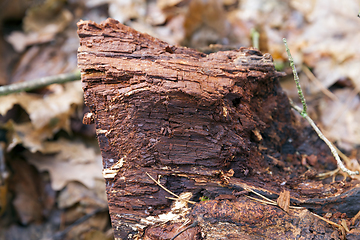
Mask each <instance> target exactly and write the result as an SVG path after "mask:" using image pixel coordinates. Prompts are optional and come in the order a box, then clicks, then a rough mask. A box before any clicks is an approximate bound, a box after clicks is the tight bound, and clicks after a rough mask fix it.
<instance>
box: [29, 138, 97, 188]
mask: <svg viewBox="0 0 360 240" xmlns="http://www.w3.org/2000/svg"><path fill="white" fill-rule="evenodd" d="M44 145H45V147H44V149H43V152H44V153H47V154H51V155H43V154H40V153H35V154H32V153H30V152H27V153H26V154H25V157H26V159H27V160H28V161H29V162H30V163H31V164H33V165H35V166H36V168H37V169H39V170H40V171H49V173H50V177H51V186H52V188H53V189H54V190H61V189H62V188H64V187H65V186H66V185H67V184H68V183H69V182H71V181H78V182H81V183H83V184H84V185H85V186H87V187H88V188H90V189H91V188H94V186H95V184H96V179H103V178H102V175H101V170H102V161H101V156H100V155H99V154H96V153H95V150H94V148H91V147H86V146H85V144H84V143H81V142H72V141H69V140H65V139H60V140H58V141H56V142H47V143H46V144H44Z"/></svg>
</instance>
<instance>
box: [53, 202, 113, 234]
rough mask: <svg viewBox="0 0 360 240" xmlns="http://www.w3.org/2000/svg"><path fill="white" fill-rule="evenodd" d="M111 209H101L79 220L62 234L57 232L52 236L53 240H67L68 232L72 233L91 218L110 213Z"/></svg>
mask: <svg viewBox="0 0 360 240" xmlns="http://www.w3.org/2000/svg"><path fill="white" fill-rule="evenodd" d="M108 211H109V208H99V209H96V210H94V211H93V212H91V213H89V214H86V215H85V216H83V217H81V218H79V219H77V220H76V221H75V222H74V223H73V224H71V225H70V226H68V227H66V228H65V229H64V230H62V231H61V232H57V233H55V234H54V235H53V236H52V239H53V240H60V239H65V236H66V234H67V233H68V232H70V230H71V229H72V228H74V227H75V226H77V225H79V224H81V223H83V222H85V221H87V220H88V219H89V218H91V217H92V216H94V215H96V214H98V213H101V212H108Z"/></svg>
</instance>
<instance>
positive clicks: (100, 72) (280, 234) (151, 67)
mask: <svg viewBox="0 0 360 240" xmlns="http://www.w3.org/2000/svg"><path fill="white" fill-rule="evenodd" d="M78 27H79V30H78V34H79V37H80V47H79V51H78V66H79V68H80V70H81V72H82V82H83V90H84V96H85V103H86V105H87V106H88V107H89V108H90V113H88V114H87V115H86V116H85V117H84V122H85V123H93V122H95V123H96V132H97V137H98V140H99V145H100V148H101V152H102V157H103V167H104V170H103V174H104V177H105V180H106V189H107V196H108V203H109V210H110V215H111V220H112V224H113V228H114V232H115V238H117V239H171V238H172V237H174V235H175V234H176V233H177V232H179V231H181V230H182V229H185V228H186V226H188V225H191V224H192V223H197V224H193V225H191V226H193V227H192V228H189V229H187V230H186V231H184V232H183V233H182V234H181V235H180V236H179V237H178V238H176V239H285V238H286V239H300V238H301V237H303V238H304V239H305V238H310V237H314V236H315V235H319V234H320V235H321V236H322V239H330V238H331V237H335V239H336V236H339V234H338V231H337V230H336V229H333V228H332V227H331V226H330V225H328V224H327V223H325V222H323V221H321V220H319V219H317V218H315V217H314V216H313V215H312V214H311V213H310V212H309V211H308V210H306V209H289V210H288V212H285V211H284V210H283V209H281V208H279V207H277V206H272V205H264V204H262V203H260V202H257V201H254V200H252V199H249V198H248V197H247V195H251V196H253V193H250V194H249V191H250V192H251V190H253V191H256V192H258V193H261V194H262V195H265V196H267V197H269V198H272V199H275V200H276V198H277V197H278V196H279V194H280V192H282V191H285V192H289V193H290V196H291V202H292V203H294V204H297V205H301V206H308V207H311V208H312V209H313V210H314V211H315V212H317V213H319V214H324V213H326V212H328V211H329V209H335V210H334V212H337V211H342V210H344V209H345V208H346V206H347V205H346V204H347V203H344V204H345V205H344V204H341V203H339V201H340V202H341V201H344V196H348V195H349V194H352V195H351V196H352V197H357V196H358V195H359V191H355V192H352V193H348V192H346V190H347V189H349V188H350V187H353V186H354V184H351V183H345V185H342V186H341V188H339V187H338V185H337V183H335V184H329V183H323V182H321V181H320V180H315V179H314V178H313V176H314V174H312V172H311V171H307V168H306V167H305V166H303V165H302V164H301V161H302V160H304V158H305V159H306V158H307V155H309V156H310V155H311V154H313V155H315V156H316V157H317V159H316V161H315V162H316V163H315V165H316V164H318V165H316V166H318V167H319V166H321V164H327V165H329V166H330V167H331V166H333V167H335V166H336V163H335V162H334V160H333V159H332V157H331V155H330V151H329V150H327V149H326V147H325V146H324V144H323V143H322V142H321V141H318V140H316V138H310V139H309V138H307V137H306V136H305V137H303V136H304V133H302V132H303V131H306V132H307V133H308V132H311V131H309V130H307V129H306V128H303V127H300V123H301V122H300V121H298V120H296V118H295V116H294V115H293V113H292V112H291V108H290V105H289V101H288V99H287V96H286V95H285V93H284V92H283V91H282V89H281V87H280V85H279V82H278V77H279V76H282V74H281V73H279V72H277V71H276V70H275V68H274V66H273V62H272V57H271V56H270V55H269V54H262V53H261V52H259V51H258V50H256V49H252V48H240V49H239V50H234V51H222V52H217V53H212V54H209V55H206V54H203V53H200V52H197V51H195V50H192V49H188V48H185V47H178V46H170V45H168V44H167V43H165V42H163V41H161V40H158V39H155V38H153V37H151V36H149V35H147V34H142V33H139V32H137V31H135V30H133V29H131V28H129V27H126V26H124V25H122V24H120V23H118V22H117V21H115V20H112V19H108V20H106V21H104V22H102V23H101V24H96V23H94V22H92V21H81V22H79V23H78ZM299 129H301V131H300V130H299ZM314 139H315V140H314ZM306 151H308V152H306ZM298 152H300V153H303V154H302V155H299V154H298ZM306 153H307V155H306ZM308 153H310V154H308ZM319 168H320V167H319ZM147 174H149V175H150V176H151V177H152V178H154V180H156V181H159V183H160V184H161V185H162V186H164V187H165V188H166V189H168V190H169V191H171V192H172V193H174V194H176V195H177V196H179V195H181V196H180V200H179V198H177V200H173V199H169V197H172V198H176V197H174V196H173V195H172V194H170V193H169V192H167V191H166V190H165V189H163V188H161V187H160V186H159V185H158V184H157V183H155V181H154V180H152V179H151V178H150V177H149V176H148V175H147ZM305 183H306V184H305ZM353 189H358V188H353ZM244 190H246V191H244ZM340 194H343V195H341V196H343V197H342V198H341V197H339V196H340ZM254 196H255V195H254ZM181 199H188V200H190V201H193V202H195V203H193V202H191V203H189V202H186V201H185V200H181ZM324 199H325V200H329V199H330V201H329V202H330V205H327V207H328V208H324V207H323V206H324V204H323V202H324ZM331 199H332V202H331ZM339 199H340V200H339ZM353 201H355V200H353ZM285 205H286V204H285ZM287 205H288V204H287ZM341 207H343V208H341ZM358 210H359V206H357V207H353V208H352V209H351V211H350V212H349V210H347V213H348V214H349V215H352V216H353V215H355V214H356V213H357V211H358ZM161 217H162V218H161ZM186 220H187V222H188V223H185V224H184V221H186ZM183 224H184V226H182V225H183Z"/></svg>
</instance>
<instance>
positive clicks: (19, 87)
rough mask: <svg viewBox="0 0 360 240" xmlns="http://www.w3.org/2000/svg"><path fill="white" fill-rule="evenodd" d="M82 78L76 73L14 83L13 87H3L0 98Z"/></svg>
mask: <svg viewBox="0 0 360 240" xmlns="http://www.w3.org/2000/svg"><path fill="white" fill-rule="evenodd" d="M80 78H81V74H80V72H79V71H76V72H75V73H64V74H59V75H55V76H49V77H42V78H39V79H36V80H32V81H27V82H20V83H14V84H11V85H6V86H1V87H0V96H3V95H8V94H10V93H15V92H24V91H30V90H34V89H37V88H42V87H45V86H48V85H51V84H54V83H65V82H70V81H75V80H80Z"/></svg>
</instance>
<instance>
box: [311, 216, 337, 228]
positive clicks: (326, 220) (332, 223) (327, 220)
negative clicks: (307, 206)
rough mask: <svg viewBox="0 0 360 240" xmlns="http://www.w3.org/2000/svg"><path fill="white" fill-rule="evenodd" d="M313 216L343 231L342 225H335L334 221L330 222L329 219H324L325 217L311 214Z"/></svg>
mask: <svg viewBox="0 0 360 240" xmlns="http://www.w3.org/2000/svg"><path fill="white" fill-rule="evenodd" d="M311 214H312V215H314V216H315V217H317V218H319V219H321V220H323V221H325V222H327V223H329V224H331V225H334V226H336V227H338V228H339V229H342V228H343V226H341V225H339V224H337V223H334V222H333V221H330V220H329V219H326V218H324V217H321V216H319V215H317V214H316V213H313V212H311Z"/></svg>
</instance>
